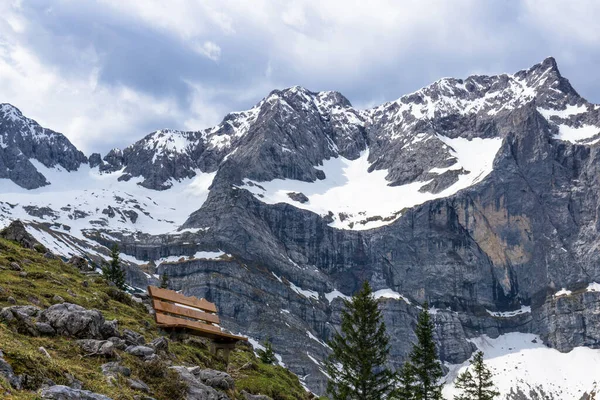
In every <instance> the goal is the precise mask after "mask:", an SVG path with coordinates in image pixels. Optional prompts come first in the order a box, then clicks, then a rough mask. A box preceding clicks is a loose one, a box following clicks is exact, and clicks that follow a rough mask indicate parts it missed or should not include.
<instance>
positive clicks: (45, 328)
mask: <svg viewBox="0 0 600 400" xmlns="http://www.w3.org/2000/svg"><path fill="white" fill-rule="evenodd" d="M35 329H37V331H38V332H39V333H40V334H42V335H48V336H54V335H56V331H55V330H54V328H53V327H52V326H51V325H50V324H46V323H44V322H36V323H35Z"/></svg>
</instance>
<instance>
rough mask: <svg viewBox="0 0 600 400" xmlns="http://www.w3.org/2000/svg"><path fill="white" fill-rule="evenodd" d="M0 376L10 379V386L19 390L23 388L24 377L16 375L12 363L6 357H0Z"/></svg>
mask: <svg viewBox="0 0 600 400" xmlns="http://www.w3.org/2000/svg"><path fill="white" fill-rule="evenodd" d="M0 376H1V377H3V378H4V379H6V380H7V381H8V383H9V384H10V386H12V387H13V388H15V389H17V390H21V389H22V388H23V378H21V377H20V376H17V375H15V372H14V371H13V369H12V367H11V366H10V364H9V363H8V362H7V361H6V360H5V359H4V358H1V357H0Z"/></svg>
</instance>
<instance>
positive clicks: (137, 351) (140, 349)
mask: <svg viewBox="0 0 600 400" xmlns="http://www.w3.org/2000/svg"><path fill="white" fill-rule="evenodd" d="M125 351H126V352H127V353H129V354H131V355H134V356H136V357H150V356H152V355H154V349H153V348H152V347H147V346H129V347H127V348H126V349H125Z"/></svg>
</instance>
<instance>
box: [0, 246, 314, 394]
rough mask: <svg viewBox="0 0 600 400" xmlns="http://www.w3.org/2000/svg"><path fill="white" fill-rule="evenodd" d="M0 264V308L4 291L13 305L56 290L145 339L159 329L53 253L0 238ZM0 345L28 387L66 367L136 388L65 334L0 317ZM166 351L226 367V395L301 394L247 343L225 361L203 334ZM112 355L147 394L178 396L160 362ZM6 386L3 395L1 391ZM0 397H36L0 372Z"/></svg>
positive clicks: (90, 383)
mask: <svg viewBox="0 0 600 400" xmlns="http://www.w3.org/2000/svg"><path fill="white" fill-rule="evenodd" d="M13 261H15V262H18V263H19V264H20V265H21V267H22V268H23V270H24V271H26V272H27V276H22V274H20V273H19V272H17V271H11V270H10V269H9V268H8V266H9V264H10V262H13ZM1 267H4V268H6V269H0V308H1V307H5V306H8V305H9V304H8V302H7V298H8V297H9V296H12V297H14V298H15V299H16V301H17V304H18V305H31V304H33V305H38V306H40V307H42V308H45V307H48V306H50V305H51V304H52V303H53V302H52V298H53V297H54V296H55V295H59V296H61V297H62V298H64V299H65V301H68V302H70V303H74V304H79V305H81V306H83V307H85V308H89V309H91V308H95V309H97V310H100V311H101V312H102V314H103V315H104V317H105V318H106V319H107V320H112V319H115V318H116V319H117V320H118V321H119V329H123V328H130V329H132V330H134V331H136V332H139V333H141V334H143V335H144V336H145V337H146V340H147V341H150V340H152V339H153V338H156V337H158V336H159V335H160V332H159V331H158V329H157V327H156V325H155V323H154V320H153V318H152V316H151V315H149V314H148V313H147V311H146V309H145V307H144V306H142V305H140V304H137V303H135V302H131V301H130V300H129V298H128V297H127V296H120V295H119V293H120V292H118V291H116V290H115V289H113V288H111V287H109V286H108V285H107V284H106V282H105V281H104V280H103V279H101V278H99V277H95V278H93V277H86V276H84V275H82V274H81V273H80V272H79V271H78V270H77V269H75V268H74V267H71V266H70V265H68V264H65V263H64V262H62V261H60V260H48V259H46V258H44V257H43V256H42V255H41V254H39V253H36V252H35V251H30V250H27V249H23V248H21V247H20V246H18V245H17V244H15V243H12V242H8V241H6V240H3V239H0V268H1ZM84 281H87V283H88V287H85V286H84V284H83V282H84ZM69 292H70V293H69ZM40 346H42V347H44V348H45V349H46V350H47V351H48V352H49V353H50V355H51V357H52V358H51V359H48V358H47V357H46V356H44V355H43V354H42V353H41V352H40V351H38V348H39V347H40ZM0 349H1V350H2V351H3V352H4V356H5V359H6V360H7V361H8V362H9V363H10V364H11V365H12V367H13V368H14V369H15V372H16V373H17V374H27V375H29V376H30V377H31V378H30V379H29V380H28V382H31V383H30V384H29V386H30V387H31V388H35V387H37V386H39V384H40V383H41V382H43V381H44V380H45V379H51V380H52V381H54V382H55V383H56V384H68V379H67V374H70V375H72V376H74V377H75V378H76V379H78V380H80V381H82V382H83V388H84V389H87V390H91V391H94V392H98V393H102V394H106V395H108V396H110V397H112V398H114V399H133V396H134V395H135V394H140V393H139V392H135V391H133V390H132V389H130V388H129V387H128V386H127V385H126V384H125V382H124V380H119V381H117V382H116V384H109V383H108V382H107V380H106V379H105V377H104V376H103V375H102V373H101V371H100V366H101V365H102V364H103V363H105V362H107V361H109V360H107V359H104V358H98V357H84V355H83V353H82V352H81V351H80V349H79V347H78V346H77V344H76V343H75V342H74V340H73V339H70V338H66V337H59V336H56V337H31V336H27V335H21V334H19V333H16V332H14V331H13V330H12V329H11V328H10V327H8V326H7V325H5V324H1V323H0ZM169 353H171V354H170V356H169V357H170V360H169V361H170V362H171V363H172V365H187V366H194V365H199V366H201V367H206V368H212V369H217V370H224V371H225V370H226V371H227V372H228V373H229V374H231V375H232V377H233V378H234V379H235V381H236V390H235V391H233V392H231V393H228V394H229V395H230V397H231V398H232V399H241V398H242V396H241V394H240V391H241V390H242V389H245V390H246V391H248V392H251V393H262V394H266V395H269V396H271V397H272V398H273V399H275V400H279V399H280V400H288V399H289V400H292V399H294V400H297V399H308V398H309V395H308V394H307V393H306V392H305V391H304V389H303V388H302V386H301V385H300V382H299V380H298V378H297V377H296V376H295V375H294V374H292V373H291V372H289V371H288V370H286V369H285V368H282V367H279V366H272V365H266V364H262V363H260V361H258V360H257V359H256V357H255V356H254V353H253V352H252V350H251V349H250V348H249V347H248V346H244V345H239V346H238V347H237V348H236V350H235V351H233V352H232V353H231V358H230V363H229V366H228V367H227V366H226V365H225V364H224V362H223V361H222V360H221V359H219V358H216V357H214V356H212V355H211V354H210V353H209V351H208V349H207V342H206V341H205V340H203V339H194V340H190V341H187V342H186V343H183V342H170V347H169ZM119 355H120V356H121V357H122V358H123V360H122V365H125V366H127V367H129V368H131V370H132V377H133V378H136V377H137V378H140V379H142V380H144V381H145V382H146V383H147V384H148V385H149V386H150V387H151V388H152V390H153V393H152V394H151V395H152V396H153V397H155V398H156V399H159V400H160V399H177V398H179V397H181V395H180V393H181V392H182V389H184V388H182V385H181V383H180V382H179V381H178V379H177V377H176V375H175V374H174V373H171V372H170V371H169V370H168V369H167V368H166V364H165V363H154V364H152V365H148V364H144V363H143V362H140V361H139V360H138V359H136V358H135V357H133V356H130V355H129V354H125V353H123V352H119ZM8 392H10V393H11V394H6V393H8ZM0 396H6V397H3V398H8V399H35V398H38V397H37V395H36V393H35V392H34V391H28V390H23V391H16V390H12V389H10V387H9V385H8V383H7V382H5V381H3V380H2V379H1V378H0Z"/></svg>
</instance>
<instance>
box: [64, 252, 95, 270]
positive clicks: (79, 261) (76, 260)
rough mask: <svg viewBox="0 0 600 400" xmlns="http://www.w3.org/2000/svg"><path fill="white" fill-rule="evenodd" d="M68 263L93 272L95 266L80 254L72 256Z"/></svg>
mask: <svg viewBox="0 0 600 400" xmlns="http://www.w3.org/2000/svg"><path fill="white" fill-rule="evenodd" d="M67 264H70V265H72V266H74V267H75V268H77V269H79V270H80V271H83V272H92V271H93V270H94V267H92V266H90V264H89V263H88V262H87V260H86V259H85V258H83V257H79V256H73V257H71V258H70V259H69V261H67Z"/></svg>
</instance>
